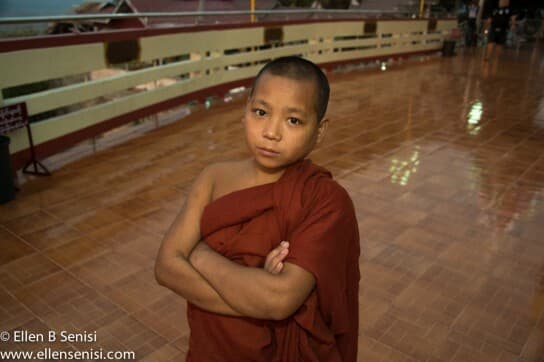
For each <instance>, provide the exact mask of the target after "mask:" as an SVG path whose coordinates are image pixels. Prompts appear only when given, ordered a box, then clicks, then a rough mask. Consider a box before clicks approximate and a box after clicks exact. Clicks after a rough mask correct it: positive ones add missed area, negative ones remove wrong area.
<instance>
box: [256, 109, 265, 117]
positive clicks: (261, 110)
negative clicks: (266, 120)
mask: <svg viewBox="0 0 544 362" xmlns="http://www.w3.org/2000/svg"><path fill="white" fill-rule="evenodd" d="M253 112H254V113H255V114H256V115H257V116H259V117H263V116H264V115H265V114H266V111H265V110H263V109H260V108H258V109H254V110H253Z"/></svg>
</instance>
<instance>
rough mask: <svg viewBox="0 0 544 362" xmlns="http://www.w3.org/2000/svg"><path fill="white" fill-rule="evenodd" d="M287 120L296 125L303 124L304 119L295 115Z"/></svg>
mask: <svg viewBox="0 0 544 362" xmlns="http://www.w3.org/2000/svg"><path fill="white" fill-rule="evenodd" d="M287 122H289V124H292V125H294V126H297V125H300V124H302V121H301V120H300V119H298V118H295V117H289V118H288V119H287Z"/></svg>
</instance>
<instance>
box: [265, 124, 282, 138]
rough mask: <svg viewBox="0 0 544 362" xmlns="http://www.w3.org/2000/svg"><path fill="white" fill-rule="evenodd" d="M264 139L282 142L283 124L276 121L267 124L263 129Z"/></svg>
mask: <svg viewBox="0 0 544 362" xmlns="http://www.w3.org/2000/svg"><path fill="white" fill-rule="evenodd" d="M263 137H265V138H268V139H271V140H274V141H279V140H281V122H280V121H279V120H275V119H270V120H269V121H268V122H266V123H265V126H264V128H263Z"/></svg>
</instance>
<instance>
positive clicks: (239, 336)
mask: <svg viewBox="0 0 544 362" xmlns="http://www.w3.org/2000/svg"><path fill="white" fill-rule="evenodd" d="M200 230H201V234H202V239H203V240H205V241H206V242H207V243H208V245H209V246H210V247H211V248H213V249H214V250H215V251H217V252H218V253H220V254H222V255H224V256H225V257H227V258H229V259H230V260H233V261H234V262H237V263H239V264H242V265H247V266H250V267H259V268H261V267H262V266H263V265H264V261H265V258H266V255H267V254H268V253H269V252H270V251H271V250H272V249H274V248H275V247H276V246H278V244H279V242H280V241H281V240H288V241H289V243H290V244H289V254H288V256H287V258H286V262H289V263H293V264H296V265H298V266H300V267H302V268H304V269H305V270H307V271H309V272H311V273H312V274H313V275H314V277H315V280H316V287H315V288H314V290H313V291H312V292H311V294H310V295H309V297H308V298H307V300H306V301H305V302H304V304H303V305H302V306H301V307H300V308H299V309H298V310H297V311H296V312H295V313H294V314H293V315H292V316H291V317H289V318H287V319H285V320H283V321H270V320H258V319H254V318H241V317H229V316H224V315H220V314H216V313H211V312H207V311H205V310H202V309H200V308H198V307H196V306H194V305H192V304H190V303H189V304H188V321H189V326H190V329H191V336H190V339H189V352H188V356H187V360H188V361H198V362H206V361H236V362H239V361H348V362H350V361H356V359H357V334H358V323H359V319H358V289H359V288H358V285H359V234H358V227H357V220H356V218H355V212H354V210H353V203H352V201H351V199H350V198H349V196H348V194H347V193H346V191H345V190H344V189H343V188H342V187H341V186H340V185H339V184H338V183H336V182H335V181H333V180H332V178H331V175H330V173H329V172H328V171H327V170H325V169H323V168H321V167H319V166H316V165H314V164H313V163H312V162H311V161H310V160H305V161H301V162H298V163H296V164H294V165H291V166H290V167H289V168H288V169H287V170H286V171H285V172H284V174H283V175H282V177H281V178H280V179H279V180H278V181H276V182H274V183H270V184H265V185H259V186H255V187H251V188H248V189H244V190H240V191H235V192H232V193H230V194H227V195H225V196H223V197H220V198H219V199H217V200H215V201H213V202H211V203H210V204H209V205H207V206H206V208H205V209H204V212H203V215H202V219H201V227H200Z"/></svg>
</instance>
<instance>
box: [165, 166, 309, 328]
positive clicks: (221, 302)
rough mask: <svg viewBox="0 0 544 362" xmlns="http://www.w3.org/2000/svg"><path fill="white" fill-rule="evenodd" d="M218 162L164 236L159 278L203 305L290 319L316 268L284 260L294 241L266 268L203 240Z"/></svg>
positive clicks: (230, 312) (233, 313) (272, 257)
mask: <svg viewBox="0 0 544 362" xmlns="http://www.w3.org/2000/svg"><path fill="white" fill-rule="evenodd" d="M214 173H215V170H214V168H213V167H212V168H208V169H206V170H204V171H203V172H202V173H201V174H200V175H199V177H198V178H197V179H196V181H195V183H194V184H193V187H192V189H191V191H190V192H189V195H188V196H187V199H186V201H185V205H184V207H183V209H182V211H181V212H180V214H179V215H178V217H177V218H176V220H175V221H174V223H173V225H172V227H171V228H170V230H169V231H168V233H167V235H166V237H165V238H164V240H163V242H162V245H161V247H160V249H159V253H158V255H157V260H156V264H155V276H156V279H157V281H158V282H159V284H161V285H163V286H165V287H167V288H169V289H171V290H172V291H174V292H175V293H177V294H179V295H181V296H182V297H184V298H185V299H187V300H188V301H189V302H191V303H193V304H195V305H197V306H198V307H200V308H202V309H205V310H208V311H211V312H215V313H220V314H225V315H231V316H247V317H253V318H259V319H284V318H286V317H288V316H289V315H291V314H293V313H294V312H295V311H296V310H297V309H298V308H299V307H300V305H301V304H302V303H303V302H304V300H305V299H306V298H307V297H308V295H309V294H310V292H311V291H312V289H313V287H314V285H315V280H314V277H313V275H312V274H311V273H309V272H308V271H306V270H304V269H302V268H300V267H298V266H296V265H294V264H290V263H284V262H283V259H284V258H285V256H286V255H287V248H288V244H286V243H282V244H280V245H279V246H278V248H276V249H274V250H273V251H272V252H271V253H270V254H269V255H268V256H267V258H266V262H265V265H264V268H252V267H246V266H242V265H239V264H236V263H234V262H232V261H230V260H229V259H227V258H225V257H223V256H222V255H220V254H218V253H216V252H214V251H213V250H211V249H210V248H209V247H207V245H206V244H205V243H202V242H199V241H200V226H199V225H200V217H201V215H202V211H203V210H204V207H205V206H206V205H207V204H208V203H209V202H210V201H211V196H212V191H213V180H214V179H215V174H214Z"/></svg>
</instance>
